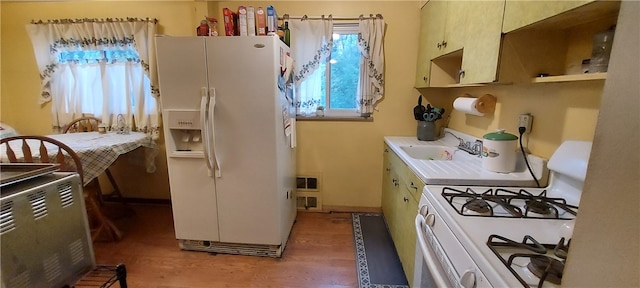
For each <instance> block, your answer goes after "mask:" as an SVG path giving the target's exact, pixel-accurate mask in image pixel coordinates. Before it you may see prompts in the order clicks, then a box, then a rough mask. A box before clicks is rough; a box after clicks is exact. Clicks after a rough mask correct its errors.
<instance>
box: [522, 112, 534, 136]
mask: <svg viewBox="0 0 640 288" xmlns="http://www.w3.org/2000/svg"><path fill="white" fill-rule="evenodd" d="M531 122H533V116H532V115H531V114H529V113H525V114H520V115H518V129H520V127H524V128H525V129H526V130H525V133H531Z"/></svg>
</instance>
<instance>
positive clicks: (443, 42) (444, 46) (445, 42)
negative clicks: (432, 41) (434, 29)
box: [442, 40, 447, 48]
mask: <svg viewBox="0 0 640 288" xmlns="http://www.w3.org/2000/svg"><path fill="white" fill-rule="evenodd" d="M442 47H443V48H447V41H444V40H442Z"/></svg>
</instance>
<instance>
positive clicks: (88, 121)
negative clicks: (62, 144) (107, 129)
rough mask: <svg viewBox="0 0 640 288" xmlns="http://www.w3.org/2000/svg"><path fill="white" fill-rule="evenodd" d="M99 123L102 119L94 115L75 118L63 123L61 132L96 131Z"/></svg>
mask: <svg viewBox="0 0 640 288" xmlns="http://www.w3.org/2000/svg"><path fill="white" fill-rule="evenodd" d="M100 123H102V120H101V119H100V118H96V117H81V118H77V119H74V120H72V121H71V122H69V123H67V125H64V128H63V130H62V133H63V134H64V133H74V132H92V131H98V126H99V125H100Z"/></svg>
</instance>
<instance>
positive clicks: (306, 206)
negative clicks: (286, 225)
mask: <svg viewBox="0 0 640 288" xmlns="http://www.w3.org/2000/svg"><path fill="white" fill-rule="evenodd" d="M296 190H297V196H298V197H297V198H296V206H297V208H298V210H301V211H322V193H321V192H322V185H321V181H320V177H319V175H301V176H297V177H296Z"/></svg>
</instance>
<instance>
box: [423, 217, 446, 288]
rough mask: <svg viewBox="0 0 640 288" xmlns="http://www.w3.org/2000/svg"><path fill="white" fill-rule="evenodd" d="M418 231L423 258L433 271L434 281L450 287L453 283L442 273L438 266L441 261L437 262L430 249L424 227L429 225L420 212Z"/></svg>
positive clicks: (438, 285)
mask: <svg viewBox="0 0 640 288" xmlns="http://www.w3.org/2000/svg"><path fill="white" fill-rule="evenodd" d="M415 224H416V233H417V234H418V245H420V250H422V258H424V261H425V262H427V263H426V264H427V268H428V269H429V271H430V272H431V277H433V281H434V282H435V284H436V286H437V287H449V286H451V284H449V282H448V281H447V280H446V279H445V278H444V275H442V274H440V273H439V271H438V270H437V269H436V267H438V266H440V263H438V262H436V259H435V258H436V257H435V255H433V253H431V251H429V247H427V242H426V237H425V235H424V233H425V232H424V230H423V228H422V227H425V226H427V223H425V221H424V217H423V216H422V215H421V214H420V213H418V215H416V221H415Z"/></svg>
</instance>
